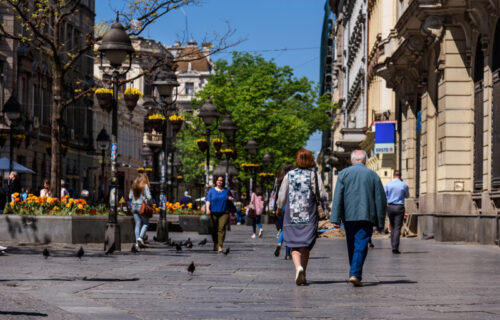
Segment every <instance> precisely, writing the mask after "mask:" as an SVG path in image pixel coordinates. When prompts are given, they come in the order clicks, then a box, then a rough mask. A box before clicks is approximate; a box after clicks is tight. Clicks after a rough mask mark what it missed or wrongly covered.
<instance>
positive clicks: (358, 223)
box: [330, 150, 387, 287]
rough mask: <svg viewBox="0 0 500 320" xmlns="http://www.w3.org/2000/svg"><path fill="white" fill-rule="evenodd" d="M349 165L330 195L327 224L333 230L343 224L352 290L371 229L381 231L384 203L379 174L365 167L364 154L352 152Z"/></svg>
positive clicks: (359, 281)
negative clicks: (329, 215) (328, 220)
mask: <svg viewBox="0 0 500 320" xmlns="http://www.w3.org/2000/svg"><path fill="white" fill-rule="evenodd" d="M351 163H352V166H350V167H348V168H346V169H344V170H342V171H340V173H339V175H338V179H337V184H336V186H335V193H334V196H333V204H332V215H331V217H330V221H331V222H332V223H333V225H334V226H335V227H336V228H340V222H341V221H342V222H344V228H345V233H346V240H347V250H348V252H349V264H350V266H351V267H350V270H349V281H350V282H351V283H352V284H353V285H354V286H355V287H361V286H363V283H362V282H361V279H362V273H363V264H364V262H365V258H366V255H367V253H368V241H370V239H371V236H372V233H373V226H376V227H378V229H379V230H382V228H383V227H384V222H385V212H386V207H387V201H386V198H385V191H384V186H383V185H382V182H381V181H380V178H379V177H378V175H377V174H376V173H375V172H374V171H372V170H370V169H368V168H367V167H366V166H365V163H366V152H365V151H364V150H354V151H353V152H352V153H351Z"/></svg>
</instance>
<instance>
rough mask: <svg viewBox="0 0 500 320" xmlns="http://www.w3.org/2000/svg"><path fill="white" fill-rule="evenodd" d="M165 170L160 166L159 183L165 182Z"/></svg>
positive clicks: (163, 166)
mask: <svg viewBox="0 0 500 320" xmlns="http://www.w3.org/2000/svg"><path fill="white" fill-rule="evenodd" d="M166 171H167V170H166V168H165V165H164V164H162V165H161V182H165V172H166Z"/></svg>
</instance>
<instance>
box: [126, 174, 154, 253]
mask: <svg viewBox="0 0 500 320" xmlns="http://www.w3.org/2000/svg"><path fill="white" fill-rule="evenodd" d="M149 188H150V183H149V179H148V176H147V175H145V174H144V173H140V174H139V175H138V176H137V178H135V180H134V182H133V183H132V188H131V190H130V193H129V195H128V197H129V198H130V200H131V201H132V214H133V215H134V221H135V230H134V231H135V245H136V247H141V248H144V247H145V245H144V236H145V235H146V231H147V230H148V225H149V219H148V218H147V217H145V216H144V215H140V214H139V211H140V210H141V206H142V203H143V202H146V203H147V202H150V201H151V199H152V198H151V192H150V191H149V190H150V189H149Z"/></svg>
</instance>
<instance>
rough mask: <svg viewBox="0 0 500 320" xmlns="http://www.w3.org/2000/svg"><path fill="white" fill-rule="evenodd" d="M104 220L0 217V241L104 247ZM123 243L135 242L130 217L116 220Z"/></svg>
mask: <svg viewBox="0 0 500 320" xmlns="http://www.w3.org/2000/svg"><path fill="white" fill-rule="evenodd" d="M107 221H108V217H107V216H35V215H33V216H30V215H16V214H7V215H0V240H1V241H16V242H29V243H50V242H58V243H104V233H105V230H106V223H107ZM118 223H119V225H120V234H121V242H122V243H133V242H135V236H134V221H133V218H132V217H118Z"/></svg>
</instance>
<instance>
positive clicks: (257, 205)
mask: <svg viewBox="0 0 500 320" xmlns="http://www.w3.org/2000/svg"><path fill="white" fill-rule="evenodd" d="M250 208H252V209H254V210H255V219H253V220H252V231H253V234H252V239H255V237H256V232H257V226H258V227H259V238H260V237H262V234H263V233H264V230H263V229H262V222H261V220H262V213H263V212H264V193H263V192H262V187H255V191H254V192H252V195H251V197H250Z"/></svg>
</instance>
